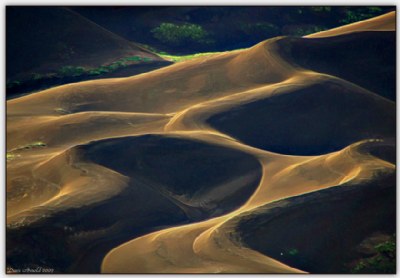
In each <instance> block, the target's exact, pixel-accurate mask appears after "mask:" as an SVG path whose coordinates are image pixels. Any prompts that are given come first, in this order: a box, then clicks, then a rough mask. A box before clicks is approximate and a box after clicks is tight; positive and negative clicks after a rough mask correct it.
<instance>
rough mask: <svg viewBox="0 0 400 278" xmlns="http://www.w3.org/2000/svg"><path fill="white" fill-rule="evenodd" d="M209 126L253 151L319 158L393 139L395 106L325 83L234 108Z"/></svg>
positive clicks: (357, 90)
mask: <svg viewBox="0 0 400 278" xmlns="http://www.w3.org/2000/svg"><path fill="white" fill-rule="evenodd" d="M365 107H368V109H365ZM207 122H208V123H209V124H210V125H211V126H213V127H215V128H216V129H218V130H220V131H222V132H224V133H227V134H229V135H231V136H233V137H235V138H238V139H239V140H241V141H243V142H245V143H247V144H249V145H252V146H255V147H257V148H261V149H264V150H268V151H273V152H278V153H283V154H292V155H317V154H323V153H329V152H332V151H336V150H338V149H341V148H343V147H345V146H347V145H349V144H351V143H354V142H357V141H360V140H362V139H379V138H386V137H391V136H392V135H393V134H394V133H395V104H394V103H393V102H391V101H388V100H386V99H384V98H381V97H378V96H376V95H374V94H371V93H369V92H367V91H365V90H362V89H361V88H359V87H356V86H353V85H351V84H348V83H345V82H341V81H339V80H327V81H323V82H319V83H316V84H311V85H309V86H306V87H303V88H299V89H289V90H286V91H281V92H278V93H275V94H271V95H268V96H267V97H265V98H263V99H259V100H257V101H254V102H251V103H247V104H243V105H238V106H236V107H234V108H232V109H228V110H227V111H223V112H220V113H218V114H216V115H212V116H211V117H210V118H209V119H208V120H207Z"/></svg>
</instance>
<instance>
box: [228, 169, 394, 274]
mask: <svg viewBox="0 0 400 278" xmlns="http://www.w3.org/2000/svg"><path fill="white" fill-rule="evenodd" d="M395 184H396V182H395V175H394V174H391V175H385V176H380V177H376V178H374V179H373V180H371V181H368V182H364V183H362V184H356V185H351V186H350V185H349V186H341V187H335V188H329V189H325V190H321V191H318V192H315V193H309V194H306V195H301V196H297V197H293V198H289V199H285V200H282V201H278V202H274V203H271V204H268V205H265V206H262V207H260V208H257V209H256V210H254V211H251V212H249V213H246V214H244V215H243V216H241V217H240V218H239V221H238V223H236V225H237V226H236V227H235V229H236V231H237V234H238V238H240V242H242V243H244V245H245V246H248V247H250V248H252V249H254V250H257V251H259V252H261V253H263V254H265V255H267V256H270V257H272V258H275V259H277V260H280V261H281V262H284V263H287V264H289V265H291V266H293V267H297V268H300V269H303V270H305V271H308V272H311V273H349V272H350V270H351V262H352V261H353V260H356V259H358V258H359V257H360V250H359V249H360V248H357V247H359V245H360V244H361V242H362V241H363V240H364V239H366V238H368V237H369V236H372V235H374V233H376V232H379V233H384V234H388V235H392V234H393V233H395V231H396V205H395V204H396V201H395V198H396V197H395V196H396V188H395ZM228 225H229V223H228ZM231 229H232V228H231ZM362 256H365V257H368V254H362V255H361V257H362Z"/></svg>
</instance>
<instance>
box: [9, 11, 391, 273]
mask: <svg viewBox="0 0 400 278" xmlns="http://www.w3.org/2000/svg"><path fill="white" fill-rule="evenodd" d="M393 19H394V17H393V15H391V14H389V15H386V16H383V17H378V18H376V19H375V21H374V20H371V21H365V22H363V23H362V24H361V25H358V26H361V27H359V28H360V29H356V27H354V26H357V25H354V26H353V27H351V28H352V29H351V32H350V33H349V32H347V31H348V30H350V29H349V26H345V27H342V28H343V30H340V29H337V30H335V31H334V33H332V34H335V35H332V36H329V38H317V37H316V38H312V36H310V38H286V37H278V38H274V39H271V40H267V41H264V42H261V43H259V44H257V45H255V46H254V47H252V48H249V49H245V50H240V51H233V52H227V53H223V54H217V55H212V56H208V57H200V58H197V59H194V60H190V61H185V62H181V63H178V64H175V65H172V66H168V67H165V68H162V69H159V70H155V71H152V72H148V73H145V74H140V75H136V76H132V77H128V78H115V79H100V80H93V81H86V82H80V83H74V84H68V85H63V86H59V87H55V88H52V89H48V90H45V91H41V92H38V93H35V94H31V95H28V96H24V97H20V98H16V99H13V100H9V101H7V151H8V152H9V153H10V158H7V160H8V161H7V225H8V226H7V265H10V266H13V267H18V266H21V265H23V264H26V262H29V263H30V264H31V265H32V266H35V265H40V266H47V267H52V268H54V269H55V271H56V272H60V273H97V272H100V271H101V272H104V273H304V272H306V273H307V272H311V273H323V272H330V273H339V272H349V271H350V270H349V268H344V269H343V268H342V266H343V263H346V264H348V263H351V261H352V260H354V259H357V258H358V257H357V256H361V255H360V254H358V253H357V252H356V251H354V250H353V249H354V248H356V247H357V246H358V245H359V244H360V242H361V241H363V240H365V239H366V238H369V237H370V236H371V234H373V233H375V232H377V233H394V230H395V227H394V226H393V225H394V220H393V213H394V212H393V211H394V207H395V201H394V200H393V196H394V194H393V190H394V184H395V180H394V178H393V176H394V172H395V158H394V155H393V154H394V153H395V152H394V149H395V143H394V139H395V115H396V112H395V102H394V101H393V100H394V99H395V98H394V97H393V96H395V86H394V85H393V84H394V82H395V81H394V80H395V79H394V62H393V57H394V56H393V55H394V54H393V53H394V51H395V48H394V32H393V31H387V30H388V29H390V28H388V27H387V26H389V27H390V26H392V25H391V23H390V22H391V20H393ZM383 21H385V23H384V22H383ZM357 28H358V27H357ZM381 29H382V30H384V31H381ZM346 30H347V31H346ZM371 30H374V32H371ZM342 31H343V32H342ZM386 46H387V48H385V49H386V50H387V51H379V49H380V48H381V47H386ZM377 49H378V50H377ZM310 53H312V54H310ZM323 53H331V54H332V56H331V57H328V58H326V57H325V56H329V55H325V56H324V55H323ZM340 53H342V54H343V59H342V58H341V57H339V56H338V55H339V54H340ZM349 57H352V58H354V59H349ZM362 61H364V62H362ZM385 80H386V81H387V83H388V84H384V85H382V84H383V83H385V82H386V81H385ZM389 83H390V84H389ZM34 142H40V143H41V144H36V145H35V144H34ZM7 157H8V156H7ZM372 196H373V197H372ZM371 199H372V200H373V201H370V200H371ZM357 204H359V205H357ZM319 208H321V209H319ZM322 208H323V209H322ZM373 212H376V214H374V213H373ZM316 219H317V220H316ZM314 220H315V221H314ZM361 220H363V223H359V222H357V221H361ZM392 224H393V225H392ZM324 225H326V226H324ZM43 227H46V229H43ZM326 227H328V228H326ZM308 228H309V229H310V230H312V231H313V232H312V233H311V234H310V233H307V231H308V230H307V229H308ZM324 229H328V230H329V231H328V232H326V233H325V234H323V233H321V232H319V231H321V230H324ZM310 237H311V238H310ZM341 239H343V240H342V241H341ZM310 240H313V244H307V243H309V242H310ZM326 240H329V244H328V243H326ZM259 243H260V244H259ZM314 243H315V244H314ZM332 244H334V245H335V246H332ZM43 245H46V246H50V247H48V248H40V246H43ZM347 245H348V246H351V248H350V247H349V248H350V249H351V250H350V251H349V252H348V255H346V256H342V255H343V254H344V253H346V252H347V250H346V248H345V247H346V246H347ZM326 248H332V251H331V252H330V253H329V252H328V253H329V254H328V255H326V256H325V258H319V257H318V256H321V253H324V252H325V249H326ZM292 249H296V250H297V252H299V253H298V254H299V255H298V256H297V255H296V254H297V253H296V254H295V255H290V250H292ZM281 253H284V255H281ZM292 253H293V252H292ZM288 254H289V255H288ZM336 257H343V260H339V259H335V258H336ZM316 260H318V262H317V263H315V261H316ZM346 267H347V266H346ZM349 267H350V266H349Z"/></svg>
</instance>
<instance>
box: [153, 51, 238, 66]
mask: <svg viewBox="0 0 400 278" xmlns="http://www.w3.org/2000/svg"><path fill="white" fill-rule="evenodd" d="M243 49H245V48H240V49H235V50H230V51H220V52H202V53H194V54H188V55H170V54H168V53H165V52H159V53H156V54H157V55H158V56H160V57H161V58H163V59H165V60H167V61H171V62H174V63H179V62H183V61H188V60H192V59H195V58H199V57H207V56H213V55H217V54H222V53H227V52H232V51H238V50H243Z"/></svg>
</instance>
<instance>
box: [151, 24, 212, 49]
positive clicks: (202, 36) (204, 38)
mask: <svg viewBox="0 0 400 278" xmlns="http://www.w3.org/2000/svg"><path fill="white" fill-rule="evenodd" d="M151 32H152V33H153V36H154V38H156V39H158V40H159V41H161V42H163V43H166V44H170V45H175V46H177V45H182V44H184V43H200V44H208V43H211V42H212V41H211V40H210V39H209V38H208V36H209V34H208V32H207V31H205V30H204V29H203V27H201V26H200V25H197V24H189V23H185V24H182V25H177V24H173V23H161V25H160V26H158V27H156V28H154V29H153V30H151Z"/></svg>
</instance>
